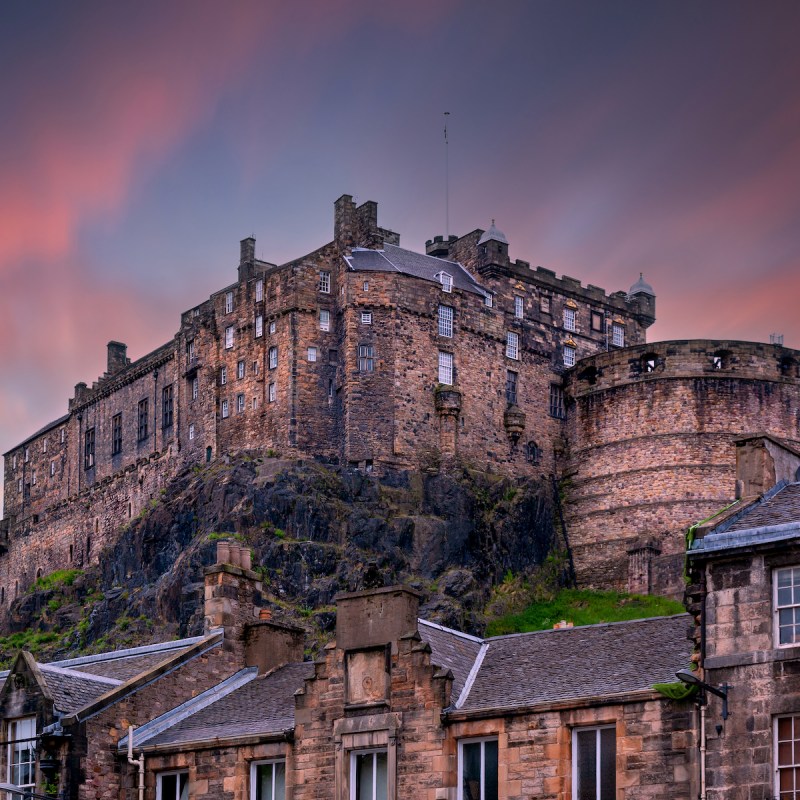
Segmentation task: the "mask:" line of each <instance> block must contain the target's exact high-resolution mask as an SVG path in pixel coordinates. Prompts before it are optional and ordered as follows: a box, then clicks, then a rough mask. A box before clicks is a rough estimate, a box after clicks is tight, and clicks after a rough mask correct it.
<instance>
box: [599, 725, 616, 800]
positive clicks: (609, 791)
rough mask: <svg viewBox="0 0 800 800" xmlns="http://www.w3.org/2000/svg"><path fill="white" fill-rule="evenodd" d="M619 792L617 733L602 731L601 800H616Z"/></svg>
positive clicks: (604, 729)
mask: <svg viewBox="0 0 800 800" xmlns="http://www.w3.org/2000/svg"><path fill="white" fill-rule="evenodd" d="M616 792H617V732H616V730H615V729H614V728H603V729H602V730H601V731H600V800H614V798H615V797H616Z"/></svg>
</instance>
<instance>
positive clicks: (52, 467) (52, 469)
mask: <svg viewBox="0 0 800 800" xmlns="http://www.w3.org/2000/svg"><path fill="white" fill-rule="evenodd" d="M55 474H56V462H55V461H51V462H50V477H51V478H52V477H53V476H54V475H55Z"/></svg>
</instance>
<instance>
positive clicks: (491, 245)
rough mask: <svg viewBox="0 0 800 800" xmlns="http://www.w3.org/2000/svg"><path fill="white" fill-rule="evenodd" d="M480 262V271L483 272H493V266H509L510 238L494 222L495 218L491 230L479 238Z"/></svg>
mask: <svg viewBox="0 0 800 800" xmlns="http://www.w3.org/2000/svg"><path fill="white" fill-rule="evenodd" d="M478 264H479V265H480V266H479V267H478V271H479V272H481V273H488V272H491V271H492V268H493V267H495V268H496V267H507V266H509V264H510V261H509V258H508V239H507V238H506V235H505V234H504V233H503V232H502V231H501V230H499V229H498V228H497V226H496V225H495V224H494V220H492V224H491V225H490V226H489V230H488V231H485V232H484V233H483V235H482V236H481V238H480V239H478Z"/></svg>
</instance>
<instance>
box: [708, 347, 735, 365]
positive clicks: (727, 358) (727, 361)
mask: <svg viewBox="0 0 800 800" xmlns="http://www.w3.org/2000/svg"><path fill="white" fill-rule="evenodd" d="M730 365H731V354H730V351H729V350H717V352H716V353H714V355H713V356H712V357H711V366H712V367H713V368H714V369H730Z"/></svg>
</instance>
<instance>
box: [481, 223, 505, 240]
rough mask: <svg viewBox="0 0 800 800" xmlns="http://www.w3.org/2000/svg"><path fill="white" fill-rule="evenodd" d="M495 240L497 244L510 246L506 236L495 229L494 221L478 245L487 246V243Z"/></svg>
mask: <svg viewBox="0 0 800 800" xmlns="http://www.w3.org/2000/svg"><path fill="white" fill-rule="evenodd" d="M492 240H494V241H495V242H502V243H503V244H508V239H506V235H505V234H504V233H503V231H501V230H498V229H497V228H496V227H495V224H494V220H492V224H491V225H490V226H489V230H488V231H486V232H485V233H484V234H483V236H481V238H480V239H478V244H485V243H486V242H489V241H492Z"/></svg>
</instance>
